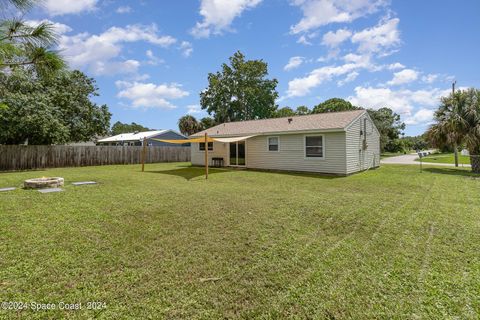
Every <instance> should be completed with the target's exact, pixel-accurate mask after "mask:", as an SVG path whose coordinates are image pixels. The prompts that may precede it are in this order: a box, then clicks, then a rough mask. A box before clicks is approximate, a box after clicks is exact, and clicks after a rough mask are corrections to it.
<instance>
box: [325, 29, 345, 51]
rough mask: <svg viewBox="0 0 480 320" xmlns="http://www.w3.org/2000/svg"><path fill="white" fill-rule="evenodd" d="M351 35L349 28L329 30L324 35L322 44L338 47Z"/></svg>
mask: <svg viewBox="0 0 480 320" xmlns="http://www.w3.org/2000/svg"><path fill="white" fill-rule="evenodd" d="M351 35H352V32H351V31H350V30H348V29H338V30H337V31H336V32H332V31H329V32H327V33H325V34H324V35H323V39H322V44H323V45H325V46H328V47H337V46H338V45H339V44H340V43H342V42H344V41H345V40H347V39H348V38H350V36H351Z"/></svg>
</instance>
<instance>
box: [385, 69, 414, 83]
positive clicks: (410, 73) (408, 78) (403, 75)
mask: <svg viewBox="0 0 480 320" xmlns="http://www.w3.org/2000/svg"><path fill="white" fill-rule="evenodd" d="M417 78H418V72H417V71H415V70H412V69H403V70H402V71H399V72H395V73H394V74H393V79H392V80H390V81H388V82H387V84H388V85H390V86H397V85H400V84H405V83H409V82H412V81H415V80H417Z"/></svg>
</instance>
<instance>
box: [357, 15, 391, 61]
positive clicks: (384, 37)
mask: <svg viewBox="0 0 480 320" xmlns="http://www.w3.org/2000/svg"><path fill="white" fill-rule="evenodd" d="M399 22H400V19H398V18H393V19H389V20H382V21H380V22H379V24H378V25H376V26H375V27H372V28H367V29H364V30H362V31H359V32H355V33H354V34H353V36H352V43H358V50H359V52H363V53H380V54H383V55H385V54H386V52H385V49H390V48H394V47H396V46H398V45H399V44H400V31H399V30H398V23H399Z"/></svg>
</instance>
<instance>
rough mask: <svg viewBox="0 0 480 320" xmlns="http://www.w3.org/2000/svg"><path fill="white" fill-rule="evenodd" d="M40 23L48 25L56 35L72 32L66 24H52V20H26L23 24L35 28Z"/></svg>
mask: <svg viewBox="0 0 480 320" xmlns="http://www.w3.org/2000/svg"><path fill="white" fill-rule="evenodd" d="M40 23H49V24H51V25H52V26H53V29H54V30H55V32H56V33H58V34H60V35H61V34H64V33H68V32H70V31H72V30H73V29H72V28H70V27H69V26H67V25H66V24H63V23H59V22H53V21H52V20H48V19H43V20H26V21H25V24H27V25H28V26H30V27H36V26H38V25H39V24H40Z"/></svg>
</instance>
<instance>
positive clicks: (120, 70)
mask: <svg viewBox="0 0 480 320" xmlns="http://www.w3.org/2000/svg"><path fill="white" fill-rule="evenodd" d="M93 67H94V68H95V73H96V74H109V75H114V74H128V73H136V72H137V71H138V68H139V67H140V62H139V61H137V60H133V59H132V60H125V61H113V62H104V61H97V62H95V63H94V64H93Z"/></svg>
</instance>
